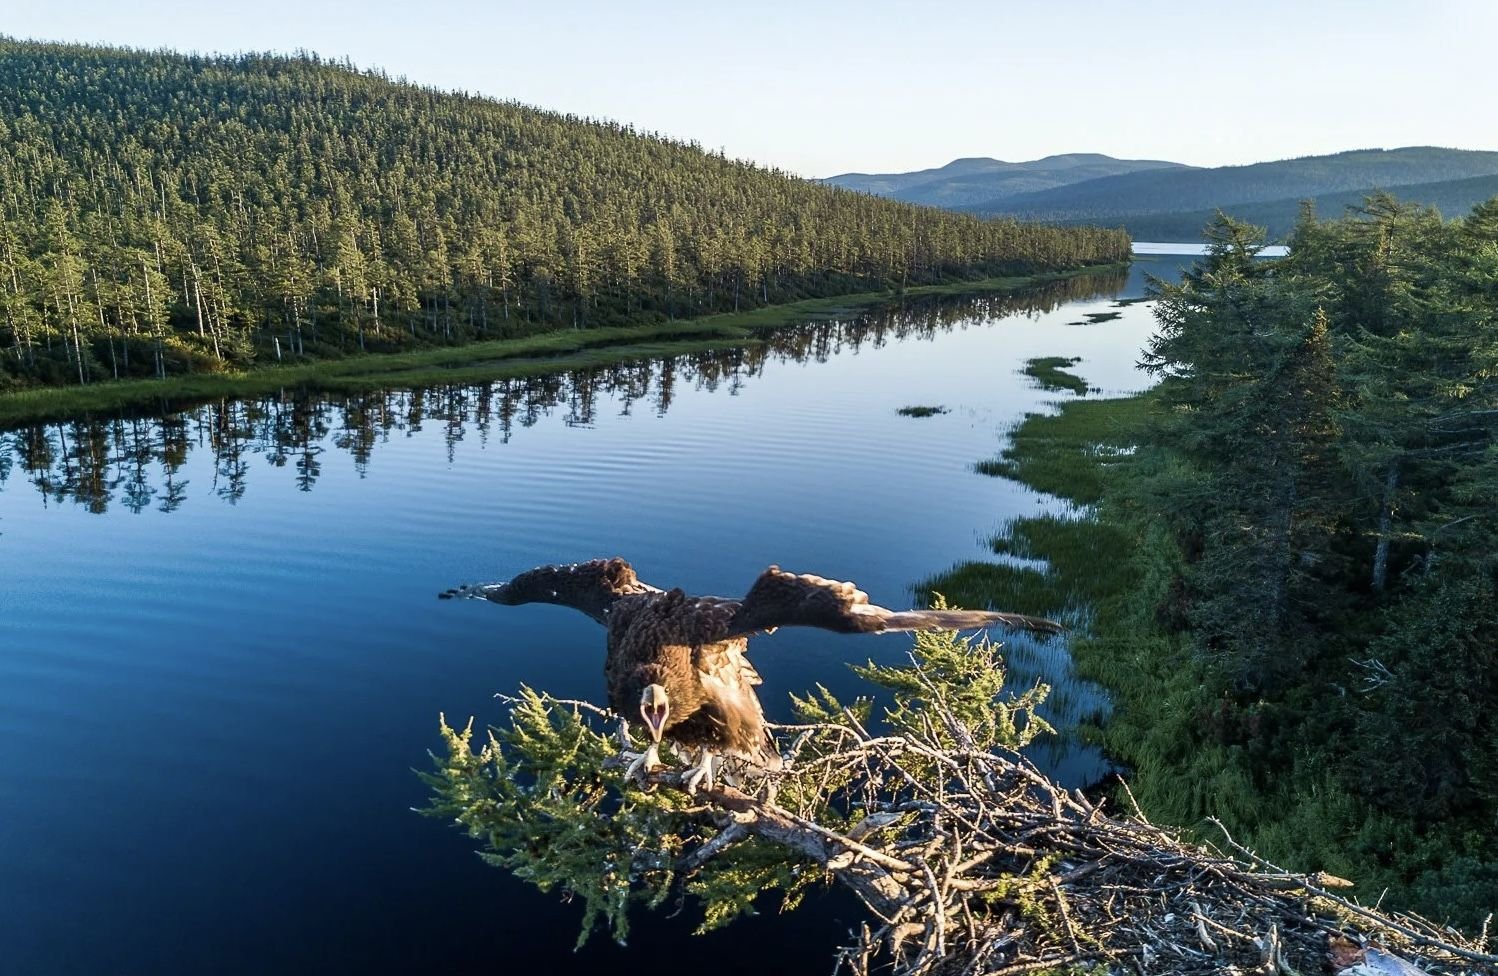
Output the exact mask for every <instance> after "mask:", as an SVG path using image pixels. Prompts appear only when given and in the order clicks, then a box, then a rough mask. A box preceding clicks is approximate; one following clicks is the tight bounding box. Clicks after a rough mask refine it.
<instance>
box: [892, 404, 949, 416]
mask: <svg viewBox="0 0 1498 976" xmlns="http://www.w3.org/2000/svg"><path fill="white" fill-rule="evenodd" d="M947 412H948V411H947V408H946V407H923V406H914V407H901V408H900V409H899V410H896V411H895V413H897V414H899V415H900V416H902V417H935V416H936V415H937V414H942V413H947Z"/></svg>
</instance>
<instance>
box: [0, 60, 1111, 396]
mask: <svg viewBox="0 0 1498 976" xmlns="http://www.w3.org/2000/svg"><path fill="white" fill-rule="evenodd" d="M1127 255H1128V240H1127V238H1126V237H1125V235H1123V234H1122V233H1120V232H1117V231H1100V230H1091V229H1087V230H1055V229H1048V228H1042V227H1036V226H1029V225H1024V224H1020V223H1016V222H1013V221H1008V220H1003V221H982V220H978V219H975V218H973V217H970V216H963V215H957V214H952V213H946V212H942V211H938V210H932V209H925V208H921V207H915V206H909V205H904V204H899V203H894V202H891V201H886V200H881V199H877V198H873V197H869V196H866V195H862V194H856V193H849V192H844V191H839V190H836V189H833V188H829V187H825V186H822V185H819V184H816V183H813V182H809V181H805V180H801V179H796V178H793V177H790V176H788V175H786V174H784V173H780V172H777V171H773V170H767V169H763V168H760V167H756V166H753V165H749V164H746V163H740V162H735V161H730V160H727V159H725V158H723V157H722V156H719V155H714V154H711V153H707V152H704V151H703V150H702V149H701V148H699V147H697V146H695V145H689V144H682V143H676V142H671V141H667V140H663V139H661V138H658V137H655V136H651V135H646V134H642V133H639V132H636V131H635V130H633V129H632V128H630V127H628V126H623V125H619V124H614V123H602V122H595V121H590V120H584V119H579V118H575V117H571V116H562V115H557V114H553V113H549V112H544V111H540V110H536V109H532V108H527V107H524V106H521V105H517V104H512V103H505V102H497V101H494V100H491V99H488V98H480V97H476V96H470V95H466V94H451V93H443V92H438V91H434V90H431V89H426V88H421V87H418V86H415V85H411V84H406V83H397V82H392V81H390V80H389V79H387V78H385V77H383V76H382V75H380V74H377V73H368V72H364V73H361V72H359V71H355V70H353V69H352V68H351V67H349V66H346V65H337V64H332V63H328V62H324V61H321V60H319V59H318V58H316V57H315V56H308V57H280V56H269V55H241V56H233V57H200V56H196V55H194V56H185V55H178V54H172V53H159V52H158V53H146V52H139V51H128V50H119V49H109V48H96V47H82V46H63V45H52V44H38V43H31V42H18V41H13V40H5V39H0V347H3V348H4V349H5V350H6V352H5V354H4V356H3V357H0V388H4V387H6V386H11V387H14V386H18V385H34V384H39V383H90V382H94V381H97V380H100V379H106V378H112V377H129V376H149V375H155V376H166V375H169V374H170V375H174V374H180V373H185V372H193V371H213V370H222V369H226V368H237V367H244V366H247V365H250V364H252V363H254V362H256V361H266V360H272V361H274V360H276V359H293V358H304V357H306V358H310V357H316V356H329V355H340V354H346V353H353V352H358V351H361V350H368V351H376V350H394V349H400V348H407V347H411V346H414V345H420V344H430V343H457V342H462V341H465V340H468V339H471V338H475V337H490V338H498V337H505V336H516V335H522V334H527V333H532V332H537V331H542V330H546V329H552V328H559V327H576V326H593V325H607V324H612V323H619V322H624V321H648V320H650V319H652V318H666V317H675V316H679V315H695V314H701V313H704V312H709V311H717V310H725V309H734V308H738V307H740V306H741V305H745V304H763V303H769V302H776V301H780V300H786V299H791V298H798V297H806V296H809V295H830V294H839V293H843V292H848V291H853V290H868V289H870V288H874V287H898V286H901V285H904V284H906V283H912V284H913V283H917V282H932V281H938V280H943V279H950V278H954V277H955V278H961V277H974V276H982V275H993V274H1004V273H1009V274H1012V273H1019V272H1027V271H1040V270H1057V269H1065V268H1072V267H1076V266H1080V265H1083V264H1091V263H1102V262H1112V261H1119V260H1126V259H1127Z"/></svg>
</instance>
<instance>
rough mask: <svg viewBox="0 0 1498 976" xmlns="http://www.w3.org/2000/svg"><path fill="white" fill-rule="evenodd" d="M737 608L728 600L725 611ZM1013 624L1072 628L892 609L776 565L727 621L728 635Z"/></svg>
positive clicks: (985, 613) (1036, 620) (971, 613)
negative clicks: (785, 629)
mask: <svg viewBox="0 0 1498 976" xmlns="http://www.w3.org/2000/svg"><path fill="white" fill-rule="evenodd" d="M728 606H733V602H732V601H725V609H726V608H727V607H728ZM992 626H1000V627H1007V628H1009V629H1011V630H1033V631H1039V632H1041V633H1049V634H1054V633H1060V632H1061V631H1063V630H1065V629H1066V628H1064V627H1062V626H1061V625H1060V624H1058V623H1056V622H1055V621H1053V620H1046V619H1044V618H1042V617H1027V616H1024V615H1023V614H1018V613H1000V612H998V611H992V610H889V609H886V608H885V607H881V606H878V605H877V604H873V603H870V602H869V595H868V594H867V593H865V592H863V591H862V590H860V589H859V588H858V587H856V586H854V585H853V584H852V583H842V582H839V581H837V580H830V579H823V578H822V577H820V576H808V575H802V576H797V575H796V574H794V573H787V572H785V571H783V570H782V569H781V568H780V567H779V566H771V567H770V568H769V569H767V570H765V571H764V573H763V574H761V575H760V577H759V579H757V580H755V581H754V585H753V586H752V587H750V589H749V592H748V594H747V595H745V597H744V599H743V600H740V601H737V605H736V606H734V612H733V614H732V616H731V617H730V618H729V619H728V620H727V622H726V625H725V630H726V633H725V634H724V636H725V637H730V636H738V635H745V634H752V633H754V632H755V631H761V630H771V629H773V628H776V627H821V628H822V629H824V630H833V631H837V632H838V633H842V634H881V633H886V632H888V631H896V630H969V629H972V628H975V627H992Z"/></svg>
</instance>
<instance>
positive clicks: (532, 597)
mask: <svg viewBox="0 0 1498 976" xmlns="http://www.w3.org/2000/svg"><path fill="white" fill-rule="evenodd" d="M442 595H443V596H444V597H453V596H458V597H474V598H480V599H487V600H491V601H493V602H495V603H504V604H516V603H533V602H542V603H556V604H561V605H563V606H570V607H573V608H575V609H578V610H581V611H583V612H584V613H587V614H588V615H589V616H591V617H593V619H595V620H597V621H599V622H600V623H602V624H604V625H605V626H606V627H607V628H608V653H607V656H606V657H605V659H604V679H605V681H606V682H607V685H608V695H609V707H610V708H612V709H613V710H614V711H615V712H617V713H619V714H620V715H621V716H623V717H624V718H627V719H631V720H633V719H635V718H636V717H637V716H638V715H639V708H640V696H641V694H642V693H643V692H644V690H645V688H646V687H647V686H649V685H652V684H658V685H661V686H663V687H664V688H665V689H666V695H667V698H668V699H669V701H670V710H669V713H668V715H667V719H666V723H665V735H666V736H667V737H668V738H670V739H671V740H672V741H674V742H676V743H678V744H680V745H683V746H689V747H692V748H704V747H705V748H708V749H711V750H713V751H714V752H720V753H726V754H728V755H733V756H738V757H741V758H744V759H748V760H750V761H751V762H754V763H756V764H757V765H760V766H763V767H766V768H771V769H778V768H779V767H780V763H781V760H780V755H779V753H777V752H776V750H775V748H774V740H773V739H772V738H771V737H770V734H769V730H768V729H767V728H766V725H765V715H764V710H763V709H762V708H761V706H760V703H759V696H758V695H757V694H756V693H755V690H754V689H755V687H756V686H758V685H759V684H760V683H761V679H760V676H759V672H757V671H755V670H754V666H753V665H752V664H750V663H749V659H748V657H747V652H748V646H749V642H748V638H749V636H750V635H751V634H755V633H758V632H761V631H770V630H774V629H775V628H777V627H821V628H823V629H826V630H832V631H837V632H839V633H844V634H873V633H885V632H888V631H902V630H966V629H969V628H975V627H989V626H994V625H999V626H1003V627H1007V628H1011V629H1016V630H1019V629H1023V630H1034V631H1041V632H1047V633H1055V632H1059V631H1061V630H1063V629H1064V628H1063V627H1062V626H1061V625H1060V624H1057V623H1055V622H1054V621H1050V620H1044V619H1042V618H1039V617H1026V616H1023V615H1021V614H1012V613H1000V612H996V611H985V610H902V611H894V610H889V609H886V608H884V607H881V606H877V605H875V604H872V603H870V602H869V596H868V594H867V593H864V592H863V591H862V590H860V589H858V587H856V586H854V585H853V584H852V583H844V582H840V581H838V580H830V579H824V578H822V577H820V576H810V575H803V576H797V575H796V574H794V573H787V572H784V571H783V570H781V569H780V567H778V566H771V567H770V568H769V569H767V570H765V572H764V573H762V574H761V575H760V577H759V578H758V579H757V580H755V581H754V585H753V586H751V587H750V588H749V592H748V593H747V594H746V595H745V596H744V597H743V598H742V599H729V598H725V597H715V596H688V595H687V594H686V593H684V592H682V591H681V590H679V589H674V590H670V591H663V590H660V589H657V588H656V587H653V586H650V585H649V584H647V583H643V582H641V581H640V579H639V578H638V577H637V576H636V575H635V572H634V569H633V568H632V567H631V566H630V565H629V563H627V562H625V561H624V560H623V559H619V558H614V559H596V560H593V561H592V562H589V563H581V564H573V565H571V566H542V567H539V568H537V569H533V570H530V571H529V572H526V573H521V574H520V575H519V576H517V577H515V578H514V579H513V580H510V581H509V582H508V583H490V584H485V585H480V586H471V587H460V588H459V589H456V590H449V591H447V592H446V593H444V594H442Z"/></svg>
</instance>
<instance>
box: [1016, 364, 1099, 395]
mask: <svg viewBox="0 0 1498 976" xmlns="http://www.w3.org/2000/svg"><path fill="white" fill-rule="evenodd" d="M1081 361H1082V360H1081V359H1080V358H1076V357H1074V358H1070V359H1069V358H1067V357H1066V356H1037V357H1036V358H1034V359H1029V360H1026V361H1025V368H1024V369H1022V370H1020V372H1022V373H1024V374H1025V375H1026V376H1028V377H1030V378H1031V379H1033V380H1035V381H1036V382H1037V383H1039V384H1040V388H1041V389H1043V390H1052V391H1060V390H1070V391H1071V392H1073V393H1075V394H1076V395H1077V396H1086V395H1087V381H1086V380H1084V379H1082V377H1080V376H1078V375H1076V374H1075V373H1068V372H1066V369H1067V367H1069V366H1075V365H1077V363H1080V362H1081Z"/></svg>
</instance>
